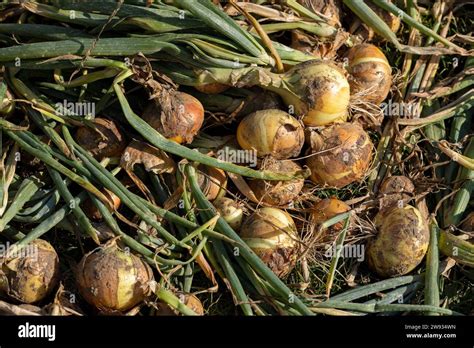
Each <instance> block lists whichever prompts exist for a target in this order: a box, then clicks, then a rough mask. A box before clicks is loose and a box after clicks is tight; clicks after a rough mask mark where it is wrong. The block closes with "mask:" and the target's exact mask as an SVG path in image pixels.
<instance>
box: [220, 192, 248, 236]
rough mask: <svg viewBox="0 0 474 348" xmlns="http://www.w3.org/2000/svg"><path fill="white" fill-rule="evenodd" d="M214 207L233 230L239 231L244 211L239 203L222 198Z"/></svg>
mask: <svg viewBox="0 0 474 348" xmlns="http://www.w3.org/2000/svg"><path fill="white" fill-rule="evenodd" d="M213 205H214V207H215V208H216V210H217V212H218V213H219V214H220V215H221V217H222V218H223V219H224V220H225V221H226V222H227V223H228V224H229V226H230V227H232V229H234V230H235V231H238V230H239V229H240V225H242V218H243V216H244V210H243V208H242V206H241V204H239V203H238V202H236V201H234V200H233V199H230V198H227V197H221V198H218V199H216V200H215V201H214V202H213Z"/></svg>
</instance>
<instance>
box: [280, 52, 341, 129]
mask: <svg viewBox="0 0 474 348" xmlns="http://www.w3.org/2000/svg"><path fill="white" fill-rule="evenodd" d="M283 81H284V83H285V84H286V85H287V86H289V88H290V90H291V92H288V91H287V90H286V89H275V90H274V91H275V92H276V93H278V94H280V95H281V97H282V98H283V101H284V102H285V104H286V105H288V106H293V107H294V108H295V112H296V114H298V115H304V117H303V123H304V124H305V125H306V126H310V127H316V126H324V125H327V124H329V123H333V122H343V121H345V120H346V119H347V115H348V107H349V101H350V87H349V82H348V81H347V79H346V76H345V73H344V71H343V70H342V69H340V68H339V67H338V66H336V65H335V64H333V63H329V62H325V61H320V60H310V61H308V62H304V63H300V64H298V65H296V66H295V67H293V68H292V69H291V70H289V71H288V72H286V73H285V74H284V77H283Z"/></svg>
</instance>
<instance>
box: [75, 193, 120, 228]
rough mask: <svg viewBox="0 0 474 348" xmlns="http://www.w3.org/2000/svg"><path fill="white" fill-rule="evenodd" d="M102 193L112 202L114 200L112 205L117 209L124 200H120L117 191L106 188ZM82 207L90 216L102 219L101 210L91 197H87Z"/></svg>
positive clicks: (94, 218)
mask: <svg viewBox="0 0 474 348" xmlns="http://www.w3.org/2000/svg"><path fill="white" fill-rule="evenodd" d="M102 193H103V194H104V195H105V196H106V197H107V198H108V199H109V201H110V202H112V205H113V207H114V209H115V210H117V209H118V208H120V205H121V203H122V202H121V201H120V198H119V197H118V196H117V195H116V194H115V193H113V192H111V191H109V190H107V189H104V190H103V191H102ZM81 208H82V210H83V211H84V213H85V214H86V215H87V216H88V217H89V218H91V219H93V220H97V221H99V220H102V214H101V212H100V211H99V209H98V208H97V207H96V205H95V204H94V203H93V202H92V201H91V200H90V199H86V200H85V201H84V203H83V204H82V206H81Z"/></svg>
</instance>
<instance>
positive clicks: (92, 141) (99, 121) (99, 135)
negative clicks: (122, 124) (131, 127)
mask: <svg viewBox="0 0 474 348" xmlns="http://www.w3.org/2000/svg"><path fill="white" fill-rule="evenodd" d="M92 123H93V124H94V126H95V129H93V128H90V127H88V126H83V127H79V129H78V130H77V132H76V141H77V143H78V144H79V145H81V146H82V147H83V148H84V149H86V150H87V151H89V152H90V153H91V154H92V156H94V157H95V158H96V159H98V160H101V159H103V158H105V157H120V156H121V155H122V152H123V150H124V149H125V147H126V146H127V142H126V140H125V137H124V136H123V134H122V132H121V131H120V129H119V127H118V125H117V123H116V122H115V121H112V120H109V119H106V118H96V119H94V120H93V121H92Z"/></svg>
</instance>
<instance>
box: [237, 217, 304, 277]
mask: <svg viewBox="0 0 474 348" xmlns="http://www.w3.org/2000/svg"><path fill="white" fill-rule="evenodd" d="M240 236H241V237H242V239H243V240H244V241H245V242H246V243H247V244H248V246H249V247H250V248H251V249H252V250H253V251H254V252H255V253H256V254H257V255H258V256H259V257H260V258H261V259H262V261H263V262H264V263H265V264H266V265H267V266H268V267H269V268H270V269H271V270H272V271H273V272H274V273H275V274H276V275H277V276H279V277H283V276H285V275H287V274H288V273H289V272H290V271H291V269H292V268H293V267H294V265H295V263H296V257H297V251H298V248H297V247H298V242H297V238H298V235H297V231H296V226H295V223H294V221H293V219H292V218H291V216H290V215H289V214H288V213H287V212H285V211H283V210H280V209H277V208H261V209H259V210H257V211H256V212H255V213H254V214H252V215H251V216H249V217H248V218H247V219H246V220H245V221H244V223H243V224H242V227H241V228H240Z"/></svg>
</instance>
